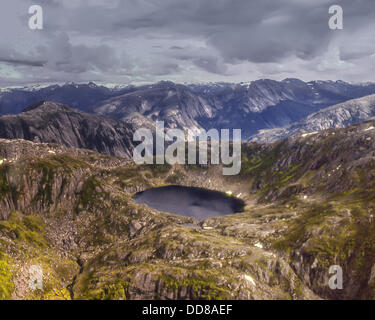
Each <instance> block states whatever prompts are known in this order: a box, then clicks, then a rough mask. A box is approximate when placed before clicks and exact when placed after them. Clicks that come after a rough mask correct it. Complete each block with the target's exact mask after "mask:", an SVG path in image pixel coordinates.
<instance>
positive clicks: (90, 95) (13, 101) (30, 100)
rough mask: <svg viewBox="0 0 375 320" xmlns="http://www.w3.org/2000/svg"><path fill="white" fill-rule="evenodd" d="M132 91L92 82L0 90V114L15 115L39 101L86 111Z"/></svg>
mask: <svg viewBox="0 0 375 320" xmlns="http://www.w3.org/2000/svg"><path fill="white" fill-rule="evenodd" d="M129 90H130V91H131V90H132V87H131V86H129V87H124V88H122V87H117V88H113V89H110V88H107V87H104V86H98V85H96V84H95V83H93V82H90V83H88V84H75V83H66V84H64V85H50V86H31V87H25V88H5V89H0V114H17V113H20V112H21V111H22V110H23V109H25V108H26V107H27V106H30V105H33V104H35V103H38V102H39V101H43V100H46V101H54V102H59V103H62V104H65V105H68V106H71V107H74V108H77V109H81V110H82V111H87V110H89V108H90V107H91V106H92V105H94V104H95V103H97V102H98V101H104V100H106V99H109V98H110V97H113V96H114V95H116V94H117V95H120V94H123V93H126V92H128V91H129Z"/></svg>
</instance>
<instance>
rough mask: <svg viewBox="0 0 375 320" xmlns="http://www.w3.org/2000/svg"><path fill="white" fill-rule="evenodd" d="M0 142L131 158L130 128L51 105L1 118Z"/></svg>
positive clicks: (117, 122)
mask: <svg viewBox="0 0 375 320" xmlns="http://www.w3.org/2000/svg"><path fill="white" fill-rule="evenodd" d="M0 138H5V139H26V140H30V141H34V142H49V143H57V144H60V145H63V146H68V147H77V148H86V149H91V150H95V151H97V152H100V153H106V154H108V155H114V156H123V157H130V156H131V155H132V149H133V140H132V139H133V127H132V125H131V124H127V123H125V122H122V121H118V120H115V119H107V118H104V117H101V116H98V115H93V114H89V113H86V112H83V111H80V110H77V109H72V108H70V107H67V106H65V105H63V104H60V103H55V102H50V101H43V102H39V103H37V104H35V105H32V106H30V107H28V108H26V109H25V110H24V111H23V112H21V113H20V114H18V115H5V116H1V117H0Z"/></svg>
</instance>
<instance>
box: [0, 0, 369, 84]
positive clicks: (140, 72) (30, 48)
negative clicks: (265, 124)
mask: <svg viewBox="0 0 375 320" xmlns="http://www.w3.org/2000/svg"><path fill="white" fill-rule="evenodd" d="M4 2H5V3H7V5H8V6H9V8H10V7H11V6H13V7H14V6H15V4H14V3H15V2H14V1H11V0H4ZM21 2H22V3H23V4H24V5H23V7H22V8H21V6H19V7H17V8H16V9H17V10H18V11H19V15H18V18H20V17H21V18H20V19H21V20H20V19H18V20H20V21H21V23H18V25H17V26H16V25H14V27H13V28H8V30H5V29H4V28H2V29H1V30H0V33H4V35H1V37H0V39H7V41H11V40H12V39H18V38H20V39H28V38H30V39H32V40H29V42H27V41H26V42H25V45H24V46H23V47H22V45H20V44H14V41H13V42H10V44H5V42H1V40H0V63H1V62H3V63H8V64H11V65H12V66H14V68H16V70H17V71H18V72H22V73H26V72H27V68H28V67H29V68H35V67H37V68H39V69H38V70H39V75H40V76H41V77H43V78H44V79H46V78H48V76H50V77H51V78H54V79H55V78H59V77H60V78H61V79H64V80H65V79H67V78H69V74H71V78H72V80H75V79H76V78H80V79H85V80H91V79H93V77H94V76H95V77H98V78H102V79H103V80H107V79H111V78H113V81H131V79H132V78H133V79H141V80H142V79H147V80H150V81H152V79H156V80H159V77H164V78H165V79H181V81H190V80H191V79H193V80H196V79H201V81H205V80H206V79H209V80H212V79H217V80H218V81H223V80H228V81H233V79H234V80H235V81H236V80H237V81H243V80H245V81H246V80H251V79H244V77H246V76H248V77H251V76H252V75H251V74H250V71H251V70H256V71H257V73H256V76H257V77H266V76H267V75H269V74H272V75H273V76H275V77H278V76H279V77H281V76H288V75H291V76H293V77H300V78H305V79H306V78H310V77H319V78H323V77H324V78H325V77H330V76H332V77H333V76H336V73H335V70H337V71H340V75H342V77H343V78H345V77H347V78H346V79H344V80H351V79H352V78H353V74H355V77H356V78H357V77H359V75H358V72H359V70H366V68H365V64H368V63H369V61H370V62H371V61H373V60H371V59H369V57H370V56H371V55H372V54H374V53H375V38H374V37H375V33H374V31H373V30H374V27H375V25H374V18H373V17H374V13H375V4H374V1H373V0H341V1H333V0H315V1H311V0H257V1H255V0H251V1H250V0H236V1H233V0H152V1H150V0H149V1H145V0H125V1H117V0H111V1H105V0H102V1H100V0H95V1H86V0H59V1H57V0H53V1H50V0H41V1H39V3H40V4H41V5H42V6H43V9H44V12H45V28H44V30H43V31H42V32H39V33H38V32H30V30H28V29H27V27H26V21H24V20H25V16H26V17H27V12H25V10H26V9H25V8H27V5H30V4H33V1H31V0H22V1H21ZM336 3H338V4H340V5H342V6H343V9H344V30H340V31H332V30H329V28H328V19H329V14H328V8H329V6H330V5H332V4H336ZM14 8H15V7H14ZM16 9H14V10H13V11H15V10H16ZM21 9H22V10H21ZM13 20H14V19H10V18H7V23H8V21H13ZM16 20H17V19H16ZM16 20H14V21H16ZM18 20H17V21H18ZM22 21H23V22H22ZM0 23H1V22H0ZM12 32H13V33H14V34H12ZM24 47H25V49H24ZM6 48H10V49H11V50H8V51H4V50H5V49H6ZM4 52H5V54H4ZM332 52H334V53H335V54H330V53H332ZM336 52H338V54H336ZM335 59H336V60H335ZM345 61H348V62H350V63H349V64H347V65H345V66H347V70H346V69H344V68H343V64H342V62H345ZM322 66H324V67H322ZM349 67H350V68H351V69H350V70H349ZM321 70H325V71H324V72H325V74H324V75H323V74H322V71H321ZM4 77H6V76H4ZM153 77H154V78H153ZM0 78H1V74H0ZM362 78H363V79H365V80H369V79H371V78H372V75H371V74H366V75H363V77H362ZM129 79H130V80H129ZM198 81H199V80H198Z"/></svg>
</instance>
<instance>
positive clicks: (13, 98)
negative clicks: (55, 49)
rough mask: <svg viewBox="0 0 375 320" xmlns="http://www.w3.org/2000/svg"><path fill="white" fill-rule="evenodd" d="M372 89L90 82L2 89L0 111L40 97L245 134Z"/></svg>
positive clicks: (146, 121)
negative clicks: (132, 84) (123, 84)
mask: <svg viewBox="0 0 375 320" xmlns="http://www.w3.org/2000/svg"><path fill="white" fill-rule="evenodd" d="M371 94H375V84H372V83H366V84H350V83H346V82H343V81H335V82H334V81H311V82H304V81H301V80H298V79H285V80H283V81H274V80H267V79H265V80H257V81H252V82H249V83H239V84H231V83H212V84H201V85H198V84H192V85H183V84H176V83H173V82H168V81H163V82H159V83H156V84H152V85H143V86H128V87H115V88H107V87H104V86H98V85H96V84H94V83H89V84H73V83H70V84H66V85H53V86H48V87H42V88H39V87H36V88H23V89H22V88H13V89H12V88H9V89H2V91H1V92H0V114H18V113H19V112H21V111H22V110H23V109H24V108H26V107H28V106H29V105H33V104H35V103H38V102H39V101H41V100H48V101H54V102H58V103H62V104H65V105H67V106H70V107H73V108H77V109H80V110H81V111H85V112H88V113H94V114H99V115H101V116H104V117H107V118H113V119H116V120H121V121H124V120H125V121H126V122H132V123H134V125H135V126H136V127H142V126H146V127H150V126H151V125H152V123H153V122H155V121H156V120H163V121H165V123H166V127H167V128H175V127H177V128H183V129H186V128H189V129H193V130H194V129H196V130H198V129H201V128H203V129H206V130H208V129H211V128H216V129H222V128H229V129H235V128H240V129H242V137H243V139H244V140H247V139H250V138H251V137H252V136H253V135H255V134H257V133H259V131H260V130H266V129H274V128H280V127H285V126H288V125H292V124H293V123H295V122H298V121H301V120H303V119H305V118H306V117H308V116H309V115H311V114H314V113H316V112H318V111H320V110H321V109H324V108H327V107H330V106H333V105H337V104H339V103H342V102H345V101H348V100H351V99H356V98H360V97H364V96H367V95H371Z"/></svg>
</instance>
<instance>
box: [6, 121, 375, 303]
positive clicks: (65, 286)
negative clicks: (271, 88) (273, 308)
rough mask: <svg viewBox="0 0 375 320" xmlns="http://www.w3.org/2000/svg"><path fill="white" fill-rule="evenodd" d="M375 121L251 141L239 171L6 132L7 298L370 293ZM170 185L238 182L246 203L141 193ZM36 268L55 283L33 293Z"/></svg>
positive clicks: (235, 188)
mask: <svg viewBox="0 0 375 320" xmlns="http://www.w3.org/2000/svg"><path fill="white" fill-rule="evenodd" d="M374 127H375V122H373V121H369V122H364V123H361V124H358V125H355V126H351V127H347V128H343V129H329V130H323V131H320V132H318V133H316V134H313V135H306V136H303V135H296V136H293V137H290V138H288V139H285V140H282V141H279V142H275V143H273V144H261V143H254V142H253V143H244V144H243V145H242V168H241V172H240V174H239V175H236V176H223V175H221V168H220V165H209V166H199V165H173V166H171V165H168V164H165V165H138V166H137V165H135V164H134V163H133V162H132V161H131V160H129V159H126V158H121V157H113V156H108V155H104V154H99V153H96V152H94V151H89V150H85V149H76V148H71V147H68V146H62V145H57V144H51V143H35V142H31V141H26V140H22V139H13V140H7V139H1V140H0V159H2V163H1V164H0V194H1V197H0V212H1V220H0V243H1V246H0V261H1V268H2V270H3V271H2V273H1V280H0V281H1V283H2V286H1V287H0V295H1V297H2V298H13V299H373V297H374V291H373V290H374V289H373V288H374V276H373V274H374V272H373V270H374V265H375V247H374V246H373V244H374V243H375V241H374V239H373V236H374V234H375V233H374V226H375V224H374V220H373V214H374V210H375V207H374V187H375V186H374V181H375V179H374V175H375V161H374V159H375V130H373V129H372V128H374ZM168 185H180V186H188V187H200V188H206V189H210V190H216V191H221V192H226V191H228V190H230V191H231V192H232V193H233V195H238V194H241V195H240V198H241V199H242V200H243V201H244V202H245V207H244V211H243V212H240V213H235V214H228V215H223V216H217V217H211V218H207V219H203V220H202V221H199V220H196V219H194V218H191V217H184V216H181V215H174V214H170V213H165V212H161V211H157V210H154V209H151V208H150V207H148V206H146V205H141V204H137V203H136V202H135V201H134V200H133V196H134V195H135V194H136V193H138V192H141V191H144V190H146V189H150V188H155V187H161V186H168ZM36 264H37V265H41V266H42V268H43V271H44V286H43V290H35V291H30V290H29V289H28V285H27V281H28V279H27V270H28V268H29V267H30V266H31V265H36ZM331 265H340V266H341V267H342V268H343V272H344V285H343V290H331V289H330V288H329V286H328V280H329V277H330V274H329V273H328V270H329V267H330V266H331Z"/></svg>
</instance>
